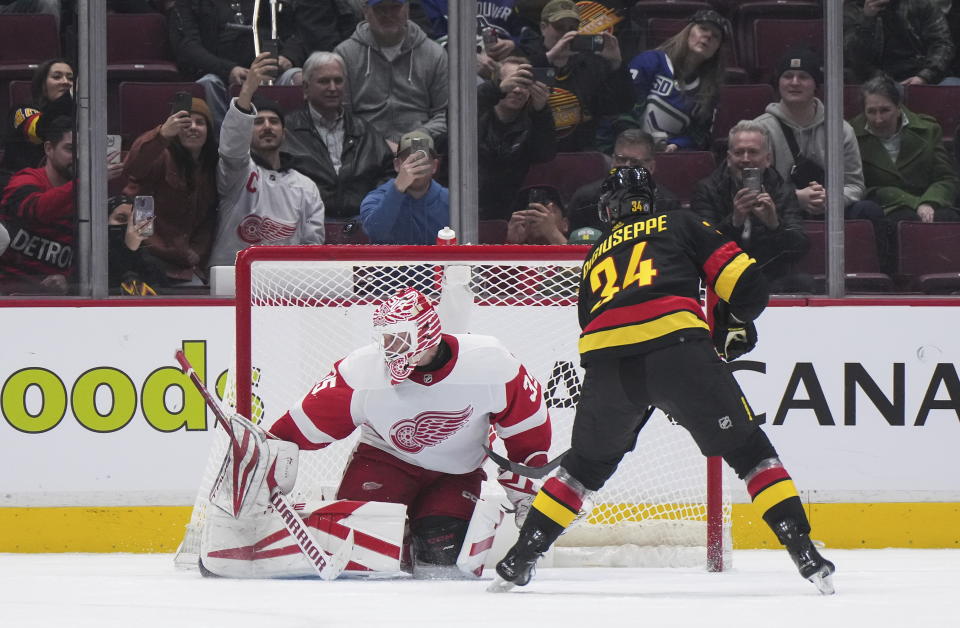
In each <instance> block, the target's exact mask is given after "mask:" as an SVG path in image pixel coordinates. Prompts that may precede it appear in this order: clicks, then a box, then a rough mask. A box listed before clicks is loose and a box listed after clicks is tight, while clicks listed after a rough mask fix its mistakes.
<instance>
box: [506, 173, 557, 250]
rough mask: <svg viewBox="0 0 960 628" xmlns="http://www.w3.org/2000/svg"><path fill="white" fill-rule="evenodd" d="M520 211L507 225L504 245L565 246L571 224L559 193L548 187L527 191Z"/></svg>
mask: <svg viewBox="0 0 960 628" xmlns="http://www.w3.org/2000/svg"><path fill="white" fill-rule="evenodd" d="M523 197H525V198H522V199H521V200H523V201H525V202H524V203H523V208H522V209H518V210H517V211H515V212H513V215H512V216H510V221H509V222H508V223H507V244H566V243H567V237H568V235H567V234H568V233H569V231H570V223H569V221H568V220H567V212H566V209H564V207H563V199H561V198H560V192H558V191H557V189H556V188H554V187H550V186H537V187H532V188H529V189H527V190H526V193H525V194H524V195H523Z"/></svg>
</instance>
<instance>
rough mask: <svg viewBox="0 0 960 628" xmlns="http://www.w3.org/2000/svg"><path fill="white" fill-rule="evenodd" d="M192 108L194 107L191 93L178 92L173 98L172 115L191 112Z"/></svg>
mask: <svg viewBox="0 0 960 628" xmlns="http://www.w3.org/2000/svg"><path fill="white" fill-rule="evenodd" d="M191 107H193V94H191V93H190V92H177V93H176V95H175V96H174V97H173V107H171V109H170V113H171V114H173V113H177V112H178V111H190V108H191Z"/></svg>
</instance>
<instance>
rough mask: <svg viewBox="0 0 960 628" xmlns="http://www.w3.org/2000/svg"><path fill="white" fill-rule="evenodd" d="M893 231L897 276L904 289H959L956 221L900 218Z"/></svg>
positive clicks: (938, 291)
mask: <svg viewBox="0 0 960 628" xmlns="http://www.w3.org/2000/svg"><path fill="white" fill-rule="evenodd" d="M897 231H898V238H897V277H898V279H899V280H900V281H901V282H902V283H903V286H904V288H905V289H906V290H909V291H916V292H925V293H927V294H949V293H955V292H957V291H960V222H912V221H907V220H904V221H901V222H900V223H898V225H897Z"/></svg>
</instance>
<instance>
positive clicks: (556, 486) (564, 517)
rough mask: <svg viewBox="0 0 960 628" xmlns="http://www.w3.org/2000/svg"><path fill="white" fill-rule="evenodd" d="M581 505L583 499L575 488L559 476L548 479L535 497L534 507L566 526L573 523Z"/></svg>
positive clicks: (558, 523)
mask: <svg viewBox="0 0 960 628" xmlns="http://www.w3.org/2000/svg"><path fill="white" fill-rule="evenodd" d="M581 506H583V500H581V499H580V497H579V496H578V495H577V493H576V492H575V491H574V490H573V489H571V488H570V487H569V486H567V485H566V484H564V483H563V482H562V481H560V480H558V479H557V478H550V479H548V480H547V481H546V482H545V483H544V485H543V488H541V489H540V492H539V493H537V496H536V497H534V498H533V507H534V508H536V509H537V510H539V511H540V512H542V513H543V514H544V515H546V516H547V517H548V518H549V519H550V520H551V521H553V522H555V523H556V524H557V525H560V526H562V527H564V528H566V527H567V526H569V525H570V524H571V523H573V520H574V519H575V518H576V516H577V513H578V512H580V507H581Z"/></svg>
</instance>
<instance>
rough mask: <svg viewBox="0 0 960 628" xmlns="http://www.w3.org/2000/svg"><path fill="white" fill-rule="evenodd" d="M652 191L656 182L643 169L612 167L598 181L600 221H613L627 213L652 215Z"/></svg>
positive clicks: (630, 214)
mask: <svg viewBox="0 0 960 628" xmlns="http://www.w3.org/2000/svg"><path fill="white" fill-rule="evenodd" d="M656 192H657V184H656V183H654V182H653V178H652V177H651V176H650V172H649V171H648V170H647V169H646V168H644V167H642V166H629V167H623V168H614V169H612V170H611V171H610V174H609V176H607V178H606V179H604V180H603V183H601V184H600V200H599V202H598V203H597V212H598V213H599V214H600V220H601V221H602V222H605V223H607V224H613V223H614V222H617V221H618V220H623V219H625V218H629V217H630V216H637V215H644V214H646V215H649V214H653V213H654V211H655V209H654V198H655V197H656Z"/></svg>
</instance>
